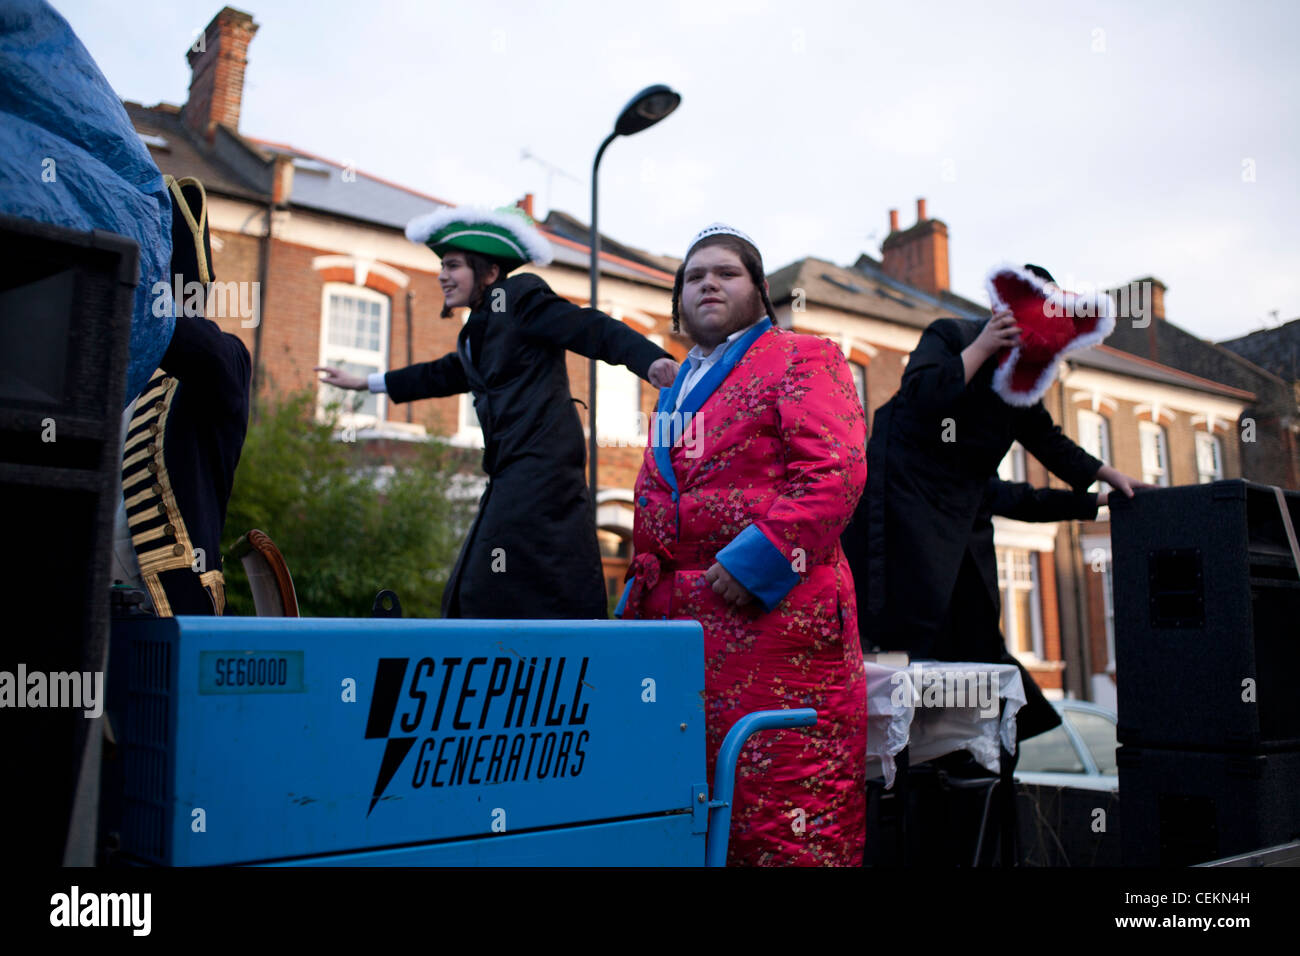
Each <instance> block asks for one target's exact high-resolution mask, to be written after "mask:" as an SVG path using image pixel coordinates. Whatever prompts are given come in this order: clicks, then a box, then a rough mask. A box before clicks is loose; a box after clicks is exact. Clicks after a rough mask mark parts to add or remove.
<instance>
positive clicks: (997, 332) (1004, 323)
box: [961, 310, 1020, 382]
mask: <svg viewBox="0 0 1300 956" xmlns="http://www.w3.org/2000/svg"><path fill="white" fill-rule="evenodd" d="M1019 344H1020V326H1018V325H1016V317H1015V316H1014V315H1012V314H1011V313H1010V312H1007V311H1005V310H1004V311H1001V312H994V313H993V318H991V319H989V320H988V321H987V322H985V323H984V328H982V329H980V334H979V335H977V336H975V341H974V342H972V343H971V344H970V345H968V346H966V347H965V348H964V349H962V352H961V361H962V365H963V366H964V367H965V370H966V381H967V382H969V381H970V380H971V379H972V378H974V377H975V373H976V372H978V371H979V369H980V366H981V365H983V364H984V363H985V362H987V361H988V360H989V358H990V357H992V356H993V355H996V354H997V352H998V350H999V349H1003V348H1014V347H1015V346H1017V345H1019Z"/></svg>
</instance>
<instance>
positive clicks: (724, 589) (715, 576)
mask: <svg viewBox="0 0 1300 956" xmlns="http://www.w3.org/2000/svg"><path fill="white" fill-rule="evenodd" d="M660 361H662V359H661V360H660ZM704 580H705V581H708V582H709V584H711V585H712V586H713V593H714V594H716V595H718V596H719V597H720V598H722V600H724V601H726V602H727V603H728V604H730V605H731V606H732V607H741V606H743V605H745V604H748V603H749V602H750V601H752V600H753V599H754V595H752V594H750V593H749V592H748V591H747V590H745V586H744V585H743V584H741V583H740V582H739V581H737V580H736V579H735V578H733V577H732V576H731V572H729V571H728V570H727V569H726V568H724V567H723V566H722V565H721V564H719V563H718V562H716V561H715V562H713V567H711V568H709V570H707V571H705V572H704Z"/></svg>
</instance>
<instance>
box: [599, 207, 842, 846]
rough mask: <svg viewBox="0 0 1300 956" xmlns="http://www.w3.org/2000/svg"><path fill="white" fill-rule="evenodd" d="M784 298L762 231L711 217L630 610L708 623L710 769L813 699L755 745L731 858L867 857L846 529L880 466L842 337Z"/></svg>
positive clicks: (679, 300)
mask: <svg viewBox="0 0 1300 956" xmlns="http://www.w3.org/2000/svg"><path fill="white" fill-rule="evenodd" d="M773 315H775V312H774V310H773V309H772V305H771V302H770V300H769V299H768V296H767V283H766V281H765V280H764V278H763V267H762V259H761V257H760V255H759V253H758V250H757V249H756V248H755V246H754V244H753V242H752V241H751V240H749V239H748V237H745V236H744V235H743V234H742V233H739V232H737V231H736V230H734V229H731V228H730V227H727V226H722V225H720V224H718V225H714V226H710V227H709V228H707V229H705V230H704V231H703V232H702V233H701V234H700V235H699V236H697V237H696V239H695V241H694V242H693V243H692V244H691V247H690V249H689V250H688V252H687V255H686V259H685V260H684V261H683V263H682V267H681V268H680V269H679V270H678V273H677V284H676V287H675V289H674V291H673V318H674V322H675V323H676V321H677V320H678V319H679V317H680V319H681V321H682V322H683V323H684V325H685V328H686V332H687V334H688V335H690V337H691V338H692V339H693V340H694V341H695V342H696V343H697V344H696V347H695V348H694V349H693V350H692V351H691V353H690V355H689V356H688V358H687V363H686V364H684V365H683V366H682V368H681V371H680V372H679V373H678V376H677V379H676V381H675V383H674V384H673V387H672V389H670V390H667V391H665V392H663V393H662V394H661V396H660V401H659V408H658V412H657V413H656V419H655V426H656V427H654V428H652V430H651V438H650V445H649V447H648V448H647V449H646V453H645V459H644V462H643V464H642V467H641V473H640V475H639V477H638V478H637V486H636V496H637V497H636V504H637V507H636V519H635V525H634V531H633V543H634V546H635V551H636V557H635V559H634V560H633V562H632V565H631V567H630V568H629V570H628V578H629V582H628V587H627V590H626V591H625V592H624V596H623V601H622V602H621V603H620V607H619V610H618V611H617V612H616V616H618V617H622V618H625V619H634V618H652V619H654V618H668V619H674V618H689V619H694V620H697V621H699V622H700V624H701V625H702V626H703V628H704V654H705V662H704V665H705V698H706V700H705V704H706V715H707V717H706V724H707V727H706V735H707V742H708V747H707V754H708V775H709V782H710V786H712V783H713V771H714V764H715V761H716V759H717V753H718V748H719V747H720V745H721V743H722V739H723V737H724V736H725V735H726V732H727V730H728V729H730V727H731V726H732V724H734V723H735V721H736V720H737V719H739V718H740V717H742V716H744V715H745V714H747V713H749V712H751V711H754V710H763V709H769V708H797V707H812V708H815V709H816V710H817V713H818V722H817V725H816V726H815V727H811V728H802V729H790V730H781V731H765V732H762V733H759V734H756V735H755V736H753V737H751V738H750V740H749V743H748V744H747V745H746V746H745V748H744V750H743V752H742V754H741V757H740V761H739V765H738V767H737V771H736V791H735V802H734V805H733V810H732V823H731V835H730V842H729V849H728V856H727V859H728V862H729V863H733V864H735V863H746V864H760V865H789V864H799V865H823V866H826V865H858V864H860V863H861V860H862V850H863V842H864V838H865V816H866V799H865V782H866V781H865V775H866V744H867V739H866V732H867V731H866V727H867V725H866V688H865V681H864V677H863V670H862V652H861V646H860V644H859V642H858V636H857V635H858V630H857V609H856V601H855V595H854V587H853V579H852V577H851V575H850V572H849V566H848V562H847V561H846V559H845V557H844V553H843V551H842V550H841V549H840V544H839V538H840V533H841V532H842V531H843V530H844V527H845V525H846V524H847V523H848V521H849V519H850V517H851V516H852V514H853V510H854V508H855V506H856V505H857V502H858V498H859V497H860V496H861V494H862V489H863V486H864V484H865V482H866V473H867V468H866V455H865V445H866V434H865V424H864V420H863V413H862V407H861V405H860V404H859V402H858V398H857V393H856V390H855V388H854V385H853V379H852V376H851V374H850V372H849V367H848V364H847V363H846V362H845V360H844V356H843V355H842V354H841V353H840V351H839V349H838V348H837V347H836V346H835V345H834V344H833V343H831V342H829V341H827V340H825V339H822V338H819V337H817V336H813V335H801V334H796V333H793V332H788V331H783V330H781V329H779V328H776V327H775V326H774V325H773V323H772V319H771V317H772V316H773Z"/></svg>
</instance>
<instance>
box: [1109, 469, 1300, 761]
mask: <svg viewBox="0 0 1300 956" xmlns="http://www.w3.org/2000/svg"><path fill="white" fill-rule="evenodd" d="M1283 497H1284V501H1285V503H1286V507H1287V510H1288V511H1289V513H1290V516H1291V522H1292V524H1293V526H1294V527H1296V528H1298V529H1300V492H1294V491H1288V492H1284V493H1283ZM1111 553H1112V555H1113V558H1114V561H1113V570H1114V573H1113V577H1112V580H1113V585H1114V606H1115V663H1116V684H1117V691H1118V696H1119V740H1120V742H1121V743H1124V744H1132V745H1134V746H1141V747H1166V748H1171V749H1184V750H1207V751H1236V752H1241V753H1264V752H1271V751H1280V750H1292V749H1298V748H1300V692H1297V689H1296V682H1297V678H1298V677H1300V572H1298V571H1297V570H1296V567H1295V563H1294V561H1293V558H1292V555H1291V549H1290V547H1289V545H1288V542H1287V536H1286V530H1285V525H1284V523H1283V520H1282V512H1281V509H1280V507H1279V505H1278V501H1277V497H1276V495H1275V493H1274V491H1273V489H1272V488H1270V487H1267V486H1264V485H1257V484H1252V483H1250V482H1247V481H1241V480H1235V481H1216V482H1214V483H1213V484H1207V485H1193V486H1188V487H1180V488H1164V489H1160V490H1159V491H1140V492H1138V493H1137V495H1135V496H1134V497H1133V498H1132V499H1127V498H1124V497H1122V496H1119V495H1112V496H1111Z"/></svg>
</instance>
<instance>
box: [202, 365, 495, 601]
mask: <svg viewBox="0 0 1300 956" xmlns="http://www.w3.org/2000/svg"><path fill="white" fill-rule="evenodd" d="M315 407H316V406H315V395H314V393H313V392H312V391H311V390H304V391H302V392H298V393H295V394H293V395H291V396H289V397H288V398H286V399H285V400H283V401H281V402H278V403H276V402H272V403H269V404H261V405H260V407H259V410H258V414H257V415H256V416H255V417H254V420H253V424H251V425H250V426H249V430H248V437H247V439H246V440H245V442H244V449H243V453H242V455H241V456H240V460H239V468H238V469H237V471H236V473H235V481H234V488H233V491H232V493H231V498H230V505H229V508H228V510H227V514H226V527H225V534H224V538H223V541H222V553H223V555H227V556H228V555H229V552H230V548H231V546H232V545H233V544H234V543H235V541H236V540H238V538H239V537H240V535H242V534H244V533H245V532H247V531H249V530H250V529H252V528H257V529H259V530H261V531H264V532H266V533H267V534H268V535H270V537H271V540H272V541H274V542H275V544H276V547H278V548H279V549H280V552H281V553H282V554H283V555H284V558H285V561H286V563H287V564H288V566H289V573H290V574H291V575H292V576H293V583H294V590H295V591H296V592H297V596H298V604H299V609H300V613H301V614H302V615H303V616H304V617H367V616H369V614H370V609H371V605H372V603H373V601H374V597H375V594H376V593H377V592H378V591H379V590H381V589H383V588H390V589H392V590H393V591H395V592H396V593H397V596H398V598H399V599H400V600H401V602H402V612H403V614H404V615H405V616H406V617H437V616H438V613H439V610H438V609H439V605H440V602H441V600H442V590H443V587H444V586H445V585H446V583H447V578H448V575H449V574H450V572H451V568H452V565H453V564H454V563H455V560H456V555H457V553H458V551H459V549H460V543H461V541H462V540H463V538H464V536H465V533H466V531H467V530H468V527H469V521H470V518H471V504H470V503H469V502H466V501H465V500H464V499H463V498H459V497H456V496H453V495H451V494H449V492H451V490H452V476H453V475H454V474H455V473H456V471H458V470H460V468H461V467H462V466H463V465H464V464H466V463H467V462H466V460H465V456H464V454H463V453H462V452H461V450H459V449H454V448H451V447H450V446H448V445H446V444H445V443H442V442H436V441H430V442H421V443H414V442H413V443H410V444H409V445H405V444H404V445H403V447H402V451H403V452H404V453H403V454H402V455H401V458H400V460H397V461H393V462H390V463H387V464H382V463H380V462H378V461H376V460H375V459H374V456H373V453H369V452H368V451H367V448H366V445H367V444H368V443H367V442H365V441H359V442H342V441H339V440H338V438H337V437H335V428H334V426H333V424H331V423H326V422H320V421H318V420H317V419H316V417H315ZM224 570H225V578H226V600H227V613H229V614H241V615H252V614H253V613H254V610H253V599H252V593H251V591H250V590H249V586H248V579H247V577H246V576H245V574H244V570H243V567H242V566H241V564H240V562H238V561H232V560H230V559H229V557H226V559H225V561H224Z"/></svg>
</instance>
